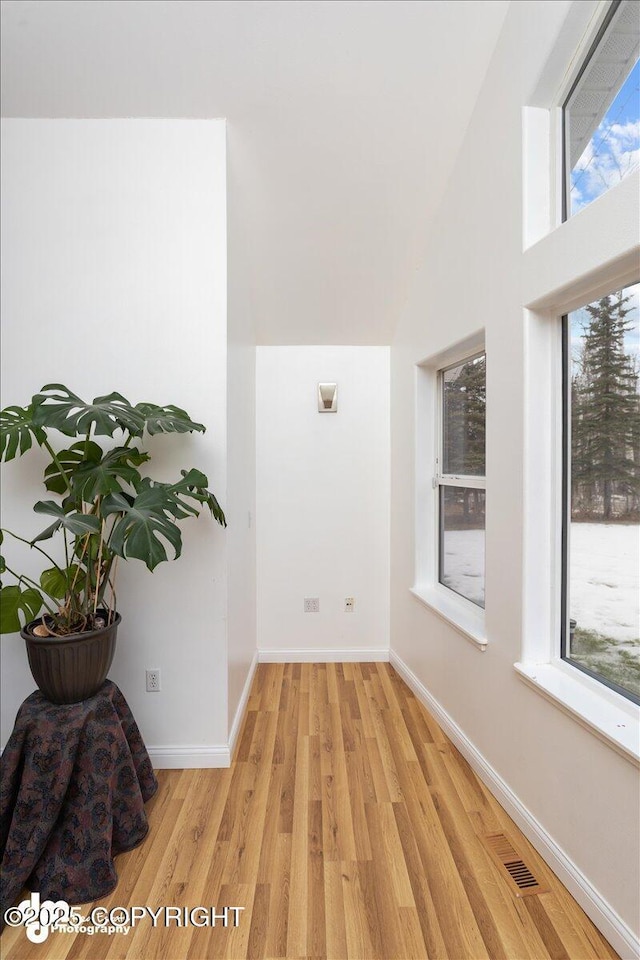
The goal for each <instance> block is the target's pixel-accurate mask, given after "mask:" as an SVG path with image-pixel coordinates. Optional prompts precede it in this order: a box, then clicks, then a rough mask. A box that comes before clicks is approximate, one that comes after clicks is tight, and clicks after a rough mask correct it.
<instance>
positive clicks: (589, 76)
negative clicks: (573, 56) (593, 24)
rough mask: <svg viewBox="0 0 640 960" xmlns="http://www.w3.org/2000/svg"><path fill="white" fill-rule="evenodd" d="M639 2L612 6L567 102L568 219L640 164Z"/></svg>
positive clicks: (619, 1) (633, 0)
mask: <svg viewBox="0 0 640 960" xmlns="http://www.w3.org/2000/svg"><path fill="white" fill-rule="evenodd" d="M639 39H640V17H639V16H638V0H617V2H614V3H612V4H611V5H610V9H609V13H608V15H607V17H606V18H605V21H604V23H603V25H602V28H601V30H600V32H599V33H598V36H597V37H596V39H595V42H594V44H593V46H592V49H591V51H590V53H589V55H588V56H587V58H586V60H585V63H584V66H583V67H582V70H581V71H580V73H579V75H578V77H577V79H576V81H575V83H574V85H573V87H572V89H571V92H570V93H569V96H568V98H567V100H566V102H565V104H564V110H563V117H564V169H565V196H564V208H565V219H566V217H570V216H573V214H575V213H577V212H578V211H579V210H581V209H582V208H583V207H585V206H586V205H587V204H588V203H591V201H592V200H595V199H596V198H597V197H599V196H600V195H601V194H603V193H604V192H605V191H606V190H608V189H609V187H612V186H613V185H614V184H615V183H618V182H619V181H620V180H622V179H623V178H624V177H626V176H627V175H628V174H629V173H631V172H632V171H633V170H637V169H638V166H639V165H640V62H639V61H638V43H639Z"/></svg>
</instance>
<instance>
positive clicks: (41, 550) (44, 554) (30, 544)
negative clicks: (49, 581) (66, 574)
mask: <svg viewBox="0 0 640 960" xmlns="http://www.w3.org/2000/svg"><path fill="white" fill-rule="evenodd" d="M2 529H3V531H4V533H8V534H9V536H10V537H14V538H15V539H16V540H20V542H21V543H26V544H27V546H28V547H31V549H32V550H37V551H38V553H41V554H42V556H43V557H46V558H47V560H48V561H49V562H50V563H52V564H53V565H54V567H55V568H56V570H60V573H62V569H61V568H60V567H59V566H58V564H57V563H56V562H55V560H54V559H53V557H50V556H49V554H48V553H47V551H46V550H43V549H42V547H39V546H38V545H37V544H35V543H31V541H30V540H25V538H24V537H19V536H18V534H17V533H13V531H12V530H7V528H6V527H3V528H2Z"/></svg>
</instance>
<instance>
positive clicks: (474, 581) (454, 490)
mask: <svg viewBox="0 0 640 960" xmlns="http://www.w3.org/2000/svg"><path fill="white" fill-rule="evenodd" d="M439 382H440V397H441V401H440V410H441V431H440V433H441V443H440V451H439V455H438V458H437V460H436V484H437V486H438V488H439V490H438V494H439V495H438V515H439V523H438V527H439V551H438V557H439V562H438V580H439V582H440V583H441V584H443V585H444V586H445V587H448V588H449V589H450V590H453V591H454V592H455V593H457V594H459V595H460V596H462V597H465V598H466V599H467V600H470V601H471V602H472V603H474V604H476V605H477V606H479V607H484V601H485V598H484V581H485V574H484V567H485V564H484V543H485V487H486V481H485V407H486V359H485V354H484V353H482V354H479V355H477V356H474V357H470V358H469V359H468V360H465V361H463V362H462V363H458V364H456V365H455V366H451V367H448V368H446V369H444V370H441V371H440V374H439Z"/></svg>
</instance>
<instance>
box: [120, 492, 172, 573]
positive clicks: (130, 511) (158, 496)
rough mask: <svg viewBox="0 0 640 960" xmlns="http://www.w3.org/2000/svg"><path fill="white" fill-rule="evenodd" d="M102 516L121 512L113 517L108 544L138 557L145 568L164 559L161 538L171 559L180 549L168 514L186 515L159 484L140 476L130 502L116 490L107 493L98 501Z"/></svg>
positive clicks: (129, 556) (150, 567)
mask: <svg viewBox="0 0 640 960" xmlns="http://www.w3.org/2000/svg"><path fill="white" fill-rule="evenodd" d="M102 512H103V514H104V515H105V516H109V515H110V514H118V513H120V514H122V516H121V517H120V519H118V520H116V522H115V525H114V527H113V531H112V533H111V537H110V539H109V546H110V548H111V550H112V551H113V552H114V553H117V554H118V555H119V556H121V557H127V558H131V557H135V558H136V559H138V560H142V561H143V563H145V564H146V565H147V567H148V568H149V570H153V569H154V568H155V567H157V566H158V564H159V563H162V562H163V561H164V560H168V559H169V558H168V556H167V551H166V549H165V546H164V542H163V541H167V542H168V543H170V544H171V546H172V547H173V550H174V559H177V558H178V557H179V556H180V553H181V551H182V537H181V535H180V530H179V529H178V527H177V526H176V524H175V522H174V520H173V519H172V518H171V516H168V515H167V514H172V515H173V516H176V517H186V516H188V514H187V513H186V512H184V511H181V510H180V509H179V506H178V504H177V502H176V498H175V496H173V495H172V494H171V493H169V492H168V491H167V489H166V487H165V486H164V485H162V484H157V485H154V484H152V483H151V481H150V480H148V479H146V478H145V479H144V480H143V481H142V483H141V485H140V490H139V492H138V494H137V496H136V497H135V499H134V500H133V503H130V502H129V500H128V499H126V498H125V497H124V496H122V494H120V493H113V494H110V495H109V496H108V497H105V499H104V500H103V502H102Z"/></svg>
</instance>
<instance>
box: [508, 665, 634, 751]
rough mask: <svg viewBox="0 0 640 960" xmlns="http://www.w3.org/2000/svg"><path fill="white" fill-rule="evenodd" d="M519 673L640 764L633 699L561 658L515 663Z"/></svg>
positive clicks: (525, 680) (617, 749) (537, 690)
mask: <svg viewBox="0 0 640 960" xmlns="http://www.w3.org/2000/svg"><path fill="white" fill-rule="evenodd" d="M513 666H514V668H515V670H516V673H517V674H518V676H519V677H520V679H521V680H523V681H524V682H525V683H526V684H527V685H528V686H530V687H531V688H532V689H533V690H535V691H536V693H539V694H541V695H542V696H543V697H545V698H546V699H547V700H549V701H550V702H551V703H553V704H554V706H556V707H558V709H559V710H562V712H563V713H566V714H567V715H568V716H570V717H572V718H573V719H574V720H576V721H577V722H578V723H579V724H580V726H582V727H584V728H585V729H586V730H588V731H589V732H590V733H593V734H594V736H596V737H598V738H599V739H600V740H602V741H604V743H606V744H607V746H609V747H612V748H613V749H614V750H615V751H616V753H619V754H620V756H621V757H624V758H625V760H629V761H630V762H631V763H633V764H635V765H636V766H640V738H639V731H640V711H639V710H638V707H636V706H635V705H634V704H633V703H632V702H631V701H630V700H625V698H624V697H622V696H621V695H620V694H617V693H614V692H613V691H612V690H609V689H608V688H607V687H606V686H605V685H604V684H602V683H600V681H599V680H595V679H593V678H592V677H588V676H586V675H585V674H584V673H581V671H580V670H577V669H576V668H575V667H571V666H569V664H565V663H562V662H561V661H557V662H551V663H514V665H513Z"/></svg>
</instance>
